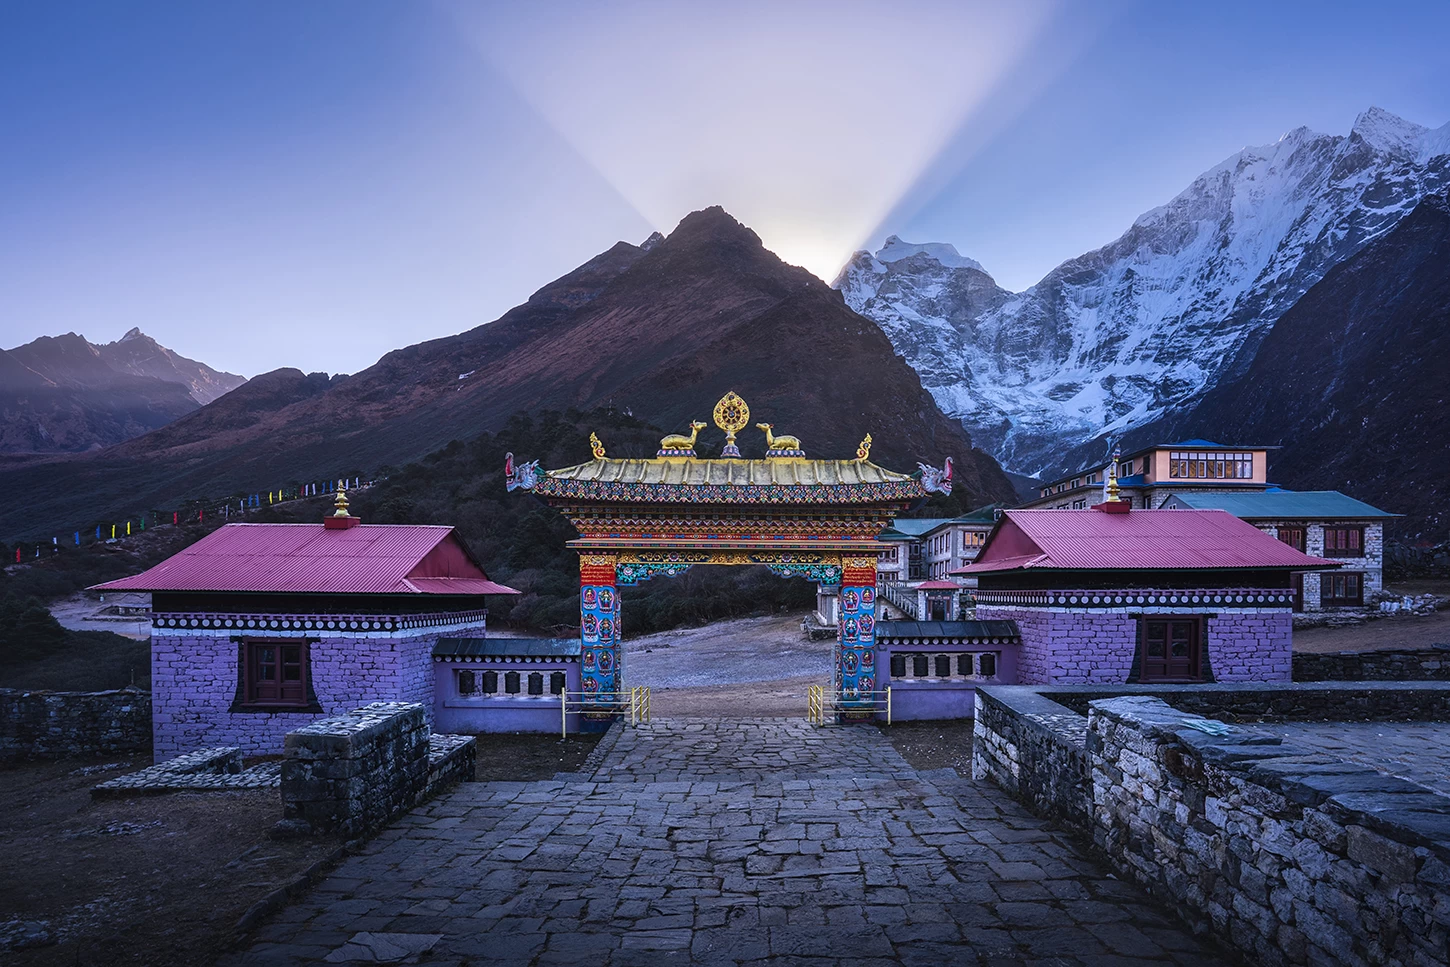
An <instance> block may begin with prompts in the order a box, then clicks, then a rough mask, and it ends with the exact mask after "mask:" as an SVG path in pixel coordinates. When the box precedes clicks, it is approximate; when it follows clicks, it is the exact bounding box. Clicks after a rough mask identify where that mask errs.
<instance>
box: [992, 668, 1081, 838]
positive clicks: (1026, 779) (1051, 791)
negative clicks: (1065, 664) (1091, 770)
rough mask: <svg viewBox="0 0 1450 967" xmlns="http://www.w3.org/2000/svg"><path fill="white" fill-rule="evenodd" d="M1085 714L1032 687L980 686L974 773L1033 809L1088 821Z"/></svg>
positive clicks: (1072, 823)
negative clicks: (1063, 705)
mask: <svg viewBox="0 0 1450 967" xmlns="http://www.w3.org/2000/svg"><path fill="white" fill-rule="evenodd" d="M1086 739H1087V720H1086V719H1085V718H1083V717H1082V716H1081V715H1077V714H1076V713H1074V712H1072V711H1070V710H1068V709H1066V708H1064V707H1062V706H1061V705H1059V704H1057V703H1056V702H1053V701H1051V700H1050V699H1047V698H1044V697H1043V696H1041V695H1039V694H1037V693H1036V692H1035V691H1033V690H1032V689H1026V688H1001V689H991V690H990V691H987V690H983V689H978V690H977V708H976V720H975V722H974V723H973V726H972V774H973V778H976V779H991V780H992V781H993V782H995V783H996V784H997V785H999V786H1001V787H1002V788H1003V789H1005V790H1007V791H1008V792H1009V793H1011V794H1012V795H1014V796H1016V797H1017V798H1018V799H1020V800H1022V801H1023V802H1026V803H1028V804H1029V805H1030V806H1032V808H1033V809H1034V811H1036V812H1037V813H1039V814H1041V815H1044V816H1051V817H1052V818H1054V819H1058V820H1061V821H1063V822H1066V823H1067V824H1068V825H1070V826H1073V827H1076V828H1078V829H1083V828H1085V827H1086V826H1087V823H1088V818H1089V808H1090V805H1091V804H1090V802H1089V800H1088V795H1087V790H1088V766H1087V754H1086V751H1085V749H1086Z"/></svg>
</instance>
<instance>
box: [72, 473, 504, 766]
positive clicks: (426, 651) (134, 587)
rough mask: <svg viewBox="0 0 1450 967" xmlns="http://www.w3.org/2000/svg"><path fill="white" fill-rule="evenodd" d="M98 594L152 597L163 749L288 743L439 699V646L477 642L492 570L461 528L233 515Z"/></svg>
mask: <svg viewBox="0 0 1450 967" xmlns="http://www.w3.org/2000/svg"><path fill="white" fill-rule="evenodd" d="M96 590H101V591H146V592H150V593H151V601H152V604H151V610H152V633H151V690H152V718H153V737H154V751H155V756H156V759H157V760H158V761H159V760H163V759H167V758H170V757H172V756H175V755H179V754H181V753H184V752H190V751H193V750H195V749H199V748H204V747H207V746H236V747H239V748H240V749H241V750H242V752H243V754H252V755H255V754H267V753H274V752H280V751H281V750H282V740H283V736H285V735H286V734H287V732H289V731H291V730H293V729H296V728H298V727H299V726H302V725H306V724H307V723H309V722H311V721H313V720H314V719H317V718H320V717H323V716H326V715H332V714H335V713H338V712H343V711H347V710H350V709H353V708H356V707H357V706H359V705H362V704H366V703H368V702H375V701H407V702H422V703H423V704H424V706H425V707H426V708H427V709H429V710H432V709H433V708H434V706H435V704H436V703H435V691H436V686H435V669H434V666H435V658H434V652H435V649H437V647H438V643H439V641H440V639H452V638H471V639H480V638H483V637H484V634H485V629H486V624H487V614H488V612H487V608H486V601H487V599H488V596H489V595H497V594H516V593H517V592H516V591H514V590H513V589H511V588H507V587H504V586H503V585H500V584H495V583H494V582H493V581H490V580H489V579H488V575H486V574H485V573H484V571H483V568H482V567H481V566H480V565H479V564H478V562H477V560H476V559H475V558H474V557H473V555H472V554H471V553H470V552H469V550H468V549H467V548H466V547H465V546H464V545H463V543H462V542H461V541H460V540H459V539H458V536H457V535H456V534H455V533H454V530H453V528H452V527H444V526H422V525H394V524H362V523H361V522H360V521H359V520H358V518H356V517H351V516H347V514H346V503H345V502H344V501H340V502H339V515H337V516H333V517H329V518H327V519H326V522H325V523H319V524H228V525H226V526H224V527H222V528H220V529H218V530H216V531H213V532H212V533H211V534H209V535H208V536H206V537H204V538H202V539H201V540H200V541H197V542H196V543H195V544H193V545H191V546H190V547H188V548H186V549H185V550H183V551H182V552H180V553H179V554H176V555H174V556H173V557H170V558H168V559H167V560H165V561H163V562H161V563H160V564H158V565H156V566H155V567H153V568H151V569H150V570H148V571H145V572H143V573H141V574H138V575H135V576H133V577H128V578H122V579H121V580H118V581H110V582H108V583H106V584H101V585H97V586H96Z"/></svg>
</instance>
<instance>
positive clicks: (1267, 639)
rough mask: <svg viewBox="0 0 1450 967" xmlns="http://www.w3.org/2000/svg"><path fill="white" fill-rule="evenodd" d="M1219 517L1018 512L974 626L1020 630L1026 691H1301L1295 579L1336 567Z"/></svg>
mask: <svg viewBox="0 0 1450 967" xmlns="http://www.w3.org/2000/svg"><path fill="white" fill-rule="evenodd" d="M1338 566H1339V564H1338V562H1336V561H1330V560H1326V559H1324V558H1318V557H1310V556H1308V555H1306V554H1304V553H1302V552H1301V551H1299V550H1297V549H1295V548H1293V547H1291V546H1289V545H1288V544H1285V543H1283V542H1282V541H1279V540H1276V539H1275V538H1274V537H1272V536H1271V535H1269V534H1266V533H1264V532H1263V531H1261V530H1259V529H1258V528H1256V527H1254V526H1253V525H1252V524H1249V523H1246V522H1245V521H1242V520H1240V519H1239V518H1237V517H1235V516H1233V515H1232V514H1228V513H1225V512H1223V511H1218V510H1135V509H1131V508H1130V507H1129V505H1128V504H1127V503H1126V502H1125V501H1116V500H1115V501H1108V502H1104V503H1100V504H1097V505H1096V506H1094V507H1092V508H1090V509H1086V510H1009V511H1005V512H1003V514H1002V518H1001V520H1000V521H999V522H998V523H997V526H996V527H995V528H994V529H993V531H992V533H991V535H990V536H989V537H988V539H987V543H986V546H985V547H983V549H982V552H981V554H980V555H979V556H978V558H977V560H976V561H975V562H974V563H972V564H970V565H968V566H966V567H963V568H959V569H957V570H956V571H955V572H953V573H955V574H957V575H959V576H962V577H975V578H976V579H977V581H978V587H977V591H976V594H975V600H976V617H977V618H978V619H979V620H984V621H994V620H1007V621H1013V622H1015V623H1016V626H1017V629H1018V635H1019V642H1020V643H1019V645H1018V649H1019V650H1018V653H1017V655H1016V671H1017V680H1018V681H1019V682H1020V683H1022V684H1034V685H1035V684H1076V683H1082V684H1094V683H1112V684H1116V683H1123V682H1129V683H1132V682H1211V681H1221V682H1233V681H1289V680H1290V678H1291V670H1292V669H1291V660H1290V657H1291V656H1290V650H1291V644H1292V634H1293V618H1292V608H1293V604H1294V589H1293V577H1294V575H1296V574H1299V573H1303V572H1306V571H1322V570H1324V569H1326V568H1334V567H1338Z"/></svg>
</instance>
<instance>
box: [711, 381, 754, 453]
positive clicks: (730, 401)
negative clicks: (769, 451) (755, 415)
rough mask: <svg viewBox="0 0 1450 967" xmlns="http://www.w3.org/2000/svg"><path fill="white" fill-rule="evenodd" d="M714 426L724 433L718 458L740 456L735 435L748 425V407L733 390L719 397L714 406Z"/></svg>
mask: <svg viewBox="0 0 1450 967" xmlns="http://www.w3.org/2000/svg"><path fill="white" fill-rule="evenodd" d="M715 425H716V426H718V427H719V428H720V429H722V430H724V431H725V449H723V450H721V451H720V456H722V457H738V456H740V448H739V447H738V446H736V445H735V434H736V433H738V432H739V431H741V430H743V429H745V428H746V427H747V426H749V425H750V407H749V405H747V404H746V402H745V401H744V400H743V399H741V398H740V395H739V394H738V393H736V392H735V391H734V390H731V391H730V392H728V393H726V394H725V395H724V396H722V397H720V402H718V403H716V404H715Z"/></svg>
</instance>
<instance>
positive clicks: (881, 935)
mask: <svg viewBox="0 0 1450 967" xmlns="http://www.w3.org/2000/svg"><path fill="white" fill-rule="evenodd" d="M584 768H585V769H586V770H587V771H586V772H583V773H577V774H571V775H569V776H561V777H557V778H556V780H555V781H549V782H531V783H505V782H495V783H465V784H464V785H462V786H460V787H458V788H457V789H456V790H455V791H454V792H451V793H448V794H446V795H444V796H442V797H440V798H438V799H436V800H434V801H433V802H431V803H429V804H428V805H426V806H423V807H421V808H419V809H417V810H415V811H414V812H413V813H411V814H409V815H408V816H405V817H404V818H403V819H402V820H400V821H399V822H398V823H397V824H396V825H395V826H393V827H391V828H390V829H388V830H386V831H385V832H383V833H382V834H381V835H379V836H378V837H377V838H376V839H374V840H372V841H371V842H369V843H368V844H367V846H366V847H364V848H363V850H362V852H361V853H360V854H359V855H357V856H354V857H352V858H350V859H348V860H347V861H346V862H344V863H343V864H342V865H341V866H340V867H339V868H338V869H337V870H336V871H335V872H334V873H333V874H332V875H331V876H330V877H328V878H327V879H326V880H324V881H323V882H322V883H320V884H319V885H318V886H317V887H315V888H314V889H313V890H312V891H311V892H310V893H308V894H307V895H306V896H305V897H303V898H302V899H301V900H299V901H298V902H296V903H295V904H293V905H292V906H290V907H288V908H287V909H285V910H283V911H282V912H281V913H279V914H278V915H277V916H276V917H275V918H273V920H272V921H271V922H269V923H268V924H267V925H266V926H264V927H263V928H262V929H261V930H259V931H258V933H257V935H256V937H255V942H254V944H253V946H252V947H251V949H250V950H248V951H246V952H243V953H238V954H234V955H232V956H230V957H228V958H226V959H224V960H223V961H222V963H223V964H225V965H228V967H242V965H261V964H267V965H272V964H286V965H292V964H304V963H317V962H324V963H326V962H333V963H339V962H355V959H363V960H366V959H369V958H371V957H372V956H373V955H372V953H371V951H372V950H375V949H383V948H385V947H386V948H389V949H391V948H392V947H406V946H410V941H409V939H408V938H413V940H412V942H411V947H412V949H413V950H416V951H421V953H417V954H415V955H413V956H412V957H410V962H417V961H418V960H419V959H420V958H421V962H423V963H428V964H451V965H464V964H466V965H481V964H520V965H523V964H534V965H543V964H588V965H604V964H612V965H629V967H634V965H653V964H719V965H727V964H728V965H738V964H759V965H764V964H766V963H769V964H770V965H772V967H785V965H808V964H809V965H821V967H825V965H847V964H849V965H857V964H860V965H887V964H922V965H932V967H941V965H954V964H979V965H1009V964H1037V965H1063V967H1065V965H1070V964H1082V965H1102V967H1108V965H1114V967H1117V965H1131V964H1180V965H1210V964H1212V965H1219V964H1223V963H1224V961H1222V960H1221V959H1220V958H1219V957H1218V956H1217V955H1215V954H1214V953H1212V952H1211V951H1210V950H1208V949H1207V948H1205V947H1204V946H1202V945H1200V944H1199V942H1198V941H1196V940H1195V939H1194V938H1193V937H1191V936H1190V935H1189V934H1188V933H1187V932H1186V931H1185V930H1184V929H1183V928H1181V927H1180V926H1178V925H1177V923H1176V922H1175V921H1173V920H1171V919H1170V918H1169V917H1168V915H1167V914H1166V913H1165V912H1163V911H1162V910H1160V909H1159V908H1158V907H1157V906H1155V905H1154V904H1153V903H1152V902H1151V901H1149V900H1147V899H1146V898H1145V896H1144V895H1143V893H1142V892H1141V891H1139V890H1138V889H1137V888H1135V887H1133V886H1131V885H1129V884H1126V883H1124V882H1122V881H1119V880H1117V879H1114V878H1113V877H1111V876H1110V875H1109V874H1108V873H1107V872H1106V871H1105V870H1104V869H1103V868H1102V867H1100V866H1098V865H1097V864H1096V863H1093V862H1091V861H1089V860H1087V859H1085V858H1084V856H1083V855H1082V853H1081V852H1080V851H1079V850H1078V849H1077V848H1076V847H1075V845H1074V844H1073V842H1072V841H1071V840H1070V839H1068V838H1067V837H1066V836H1064V835H1063V834H1061V833H1059V832H1057V831H1055V830H1054V829H1052V828H1051V827H1049V826H1048V825H1047V824H1046V823H1044V822H1043V821H1041V820H1039V819H1036V818H1034V817H1032V816H1031V815H1030V814H1028V813H1027V812H1026V811H1025V810H1024V809H1023V808H1022V807H1020V806H1019V805H1018V804H1016V803H1015V802H1013V801H1012V800H1010V799H1008V798H1007V797H1006V796H1005V795H1004V794H1003V793H1001V792H1000V791H999V790H997V789H996V788H995V787H994V786H990V785H988V784H986V783H978V782H973V781H971V780H969V779H963V778H961V777H959V776H957V774H956V773H955V772H953V771H951V770H941V771H938V772H926V773H919V772H916V771H913V770H912V769H911V767H910V766H909V765H908V764H907V763H906V762H905V761H904V760H903V759H902V758H901V757H900V756H899V755H897V753H896V751H895V750H894V749H892V747H891V745H890V743H889V742H888V741H887V739H886V738H885V737H884V736H883V735H882V734H881V733H880V731H878V730H877V729H876V728H875V727H872V726H847V727H836V728H824V729H813V728H811V727H809V726H808V725H806V724H805V723H804V722H803V721H801V720H787V719H775V720H763V721H755V722H746V721H738V720H736V721H728V720H726V721H704V720H689V719H684V720H681V719H675V720H670V721H668V722H656V723H654V724H653V725H646V726H643V727H640V728H635V729H629V728H616V729H615V730H613V731H612V732H611V734H610V735H609V736H607V737H606V738H605V740H604V741H603V742H601V743H600V744H599V746H598V747H597V748H596V749H595V751H594V753H593V754H592V755H591V757H590V761H589V762H587V763H586V764H585V767H584ZM359 935H362V936H361V937H359ZM379 938H385V939H381V940H380V939H379Z"/></svg>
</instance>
